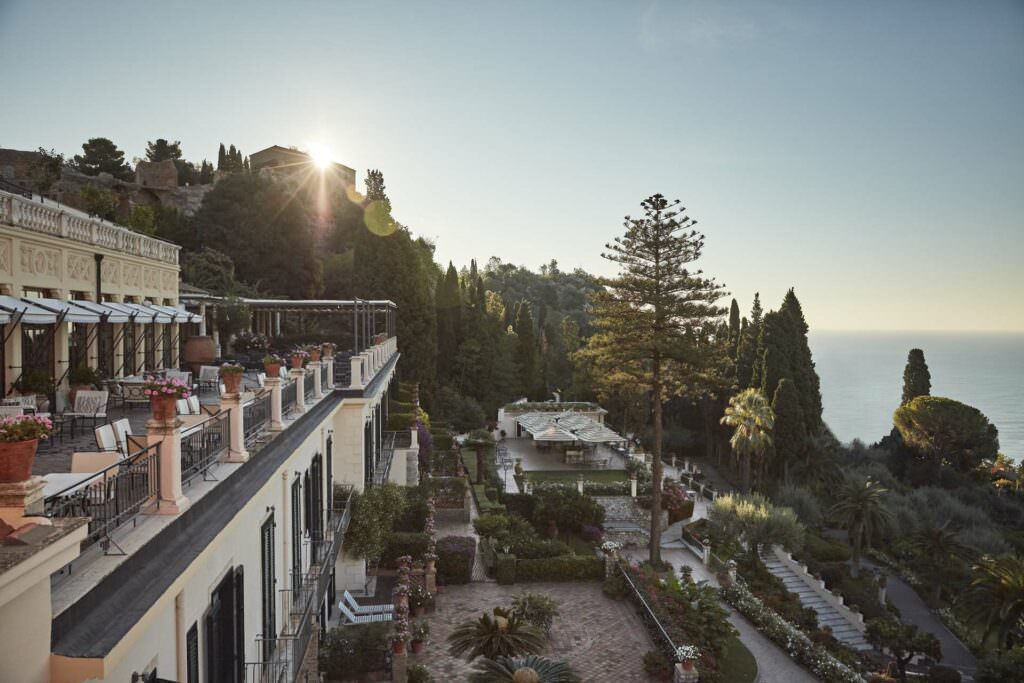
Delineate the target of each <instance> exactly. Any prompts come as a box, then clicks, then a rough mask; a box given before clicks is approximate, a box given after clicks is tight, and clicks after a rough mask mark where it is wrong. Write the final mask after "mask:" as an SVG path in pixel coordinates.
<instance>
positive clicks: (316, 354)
mask: <svg viewBox="0 0 1024 683" xmlns="http://www.w3.org/2000/svg"><path fill="white" fill-rule="evenodd" d="M309 360H311V361H313V362H314V363H318V362H320V350H319V349H314V350H313V351H310V352H309Z"/></svg>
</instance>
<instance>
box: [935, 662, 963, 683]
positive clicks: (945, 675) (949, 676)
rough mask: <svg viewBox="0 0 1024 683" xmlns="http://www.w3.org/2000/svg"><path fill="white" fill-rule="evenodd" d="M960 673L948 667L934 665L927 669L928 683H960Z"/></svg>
mask: <svg viewBox="0 0 1024 683" xmlns="http://www.w3.org/2000/svg"><path fill="white" fill-rule="evenodd" d="M960 678H961V677H960V672H959V671H957V670H956V669H954V668H952V667H949V666H942V665H941V664H936V665H935V666H933V667H932V668H930V669H928V683H960Z"/></svg>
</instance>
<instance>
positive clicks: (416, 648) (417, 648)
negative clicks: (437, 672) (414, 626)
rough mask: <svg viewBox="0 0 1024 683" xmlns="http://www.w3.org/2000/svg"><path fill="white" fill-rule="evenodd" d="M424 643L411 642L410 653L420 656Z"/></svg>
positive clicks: (420, 641)
mask: <svg viewBox="0 0 1024 683" xmlns="http://www.w3.org/2000/svg"><path fill="white" fill-rule="evenodd" d="M424 645H425V643H424V642H423V641H422V640H414V641H412V653H413V654H414V655H418V654H422V653H423V647H424Z"/></svg>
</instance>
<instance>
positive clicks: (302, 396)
mask: <svg viewBox="0 0 1024 683" xmlns="http://www.w3.org/2000/svg"><path fill="white" fill-rule="evenodd" d="M288 372H290V373H291V375H292V379H293V380H294V381H295V412H296V413H304V412H306V371H305V370H303V369H302V368H292V369H291V370H289V371H288Z"/></svg>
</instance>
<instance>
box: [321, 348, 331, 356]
mask: <svg viewBox="0 0 1024 683" xmlns="http://www.w3.org/2000/svg"><path fill="white" fill-rule="evenodd" d="M321 352H322V353H323V354H324V358H334V349H331V348H327V347H321Z"/></svg>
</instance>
